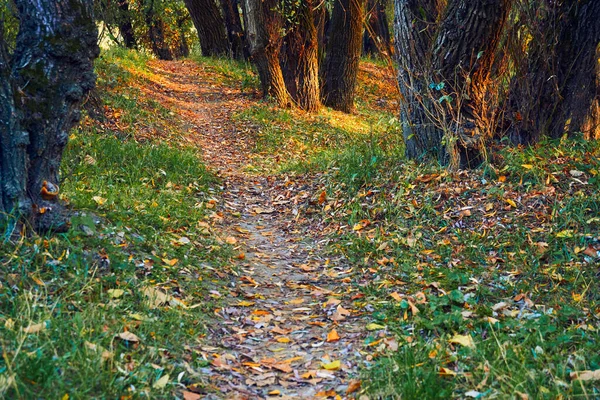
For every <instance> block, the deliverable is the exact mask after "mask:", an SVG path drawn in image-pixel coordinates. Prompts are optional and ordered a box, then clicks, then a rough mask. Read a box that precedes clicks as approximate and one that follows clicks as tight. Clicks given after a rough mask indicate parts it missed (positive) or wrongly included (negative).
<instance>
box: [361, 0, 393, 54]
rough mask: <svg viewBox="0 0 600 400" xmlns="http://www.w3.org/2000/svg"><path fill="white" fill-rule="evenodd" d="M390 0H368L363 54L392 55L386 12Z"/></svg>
mask: <svg viewBox="0 0 600 400" xmlns="http://www.w3.org/2000/svg"><path fill="white" fill-rule="evenodd" d="M387 4H388V0H368V1H367V10H366V15H367V18H366V29H365V33H364V35H363V54H365V55H371V56H377V55H379V54H381V53H385V54H387V55H391V54H392V48H391V43H392V41H391V37H390V28H389V23H388V19H387V15H386V13H385V10H386V8H387Z"/></svg>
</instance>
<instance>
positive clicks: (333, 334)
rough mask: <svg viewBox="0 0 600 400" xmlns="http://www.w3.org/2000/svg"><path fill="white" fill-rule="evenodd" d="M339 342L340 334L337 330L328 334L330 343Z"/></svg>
mask: <svg viewBox="0 0 600 400" xmlns="http://www.w3.org/2000/svg"><path fill="white" fill-rule="evenodd" d="M338 340H340V335H338V333H337V331H336V330H335V329H332V330H331V332H329V333H328V334H327V341H328V342H336V341H338Z"/></svg>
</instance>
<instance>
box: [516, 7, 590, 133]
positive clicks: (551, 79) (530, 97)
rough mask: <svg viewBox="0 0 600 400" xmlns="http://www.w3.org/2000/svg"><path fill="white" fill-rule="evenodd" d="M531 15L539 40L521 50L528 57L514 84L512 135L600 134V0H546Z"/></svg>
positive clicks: (521, 57) (534, 37)
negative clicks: (571, 0)
mask: <svg viewBox="0 0 600 400" xmlns="http://www.w3.org/2000/svg"><path fill="white" fill-rule="evenodd" d="M530 18H531V19H533V18H535V23H536V24H535V25H532V24H531V21H526V22H529V23H528V24H527V25H528V26H527V27H526V28H529V29H531V35H532V37H533V40H532V41H531V43H530V45H529V47H528V48H527V49H526V50H525V51H524V52H523V53H522V54H518V57H520V59H522V60H525V61H524V62H522V63H521V64H519V67H520V68H519V69H518V70H517V73H516V75H515V78H514V79H513V81H512V83H511V89H510V97H509V105H508V108H509V110H510V112H509V113H508V119H509V120H510V121H509V124H510V127H509V130H508V135H509V137H510V139H511V141H512V142H513V143H515V144H531V143H535V142H536V141H537V140H538V139H539V138H540V137H542V136H548V137H552V138H558V137H561V136H562V135H563V134H564V133H565V132H578V131H582V132H584V133H585V134H586V135H587V136H588V137H595V136H597V135H598V133H599V132H600V129H599V127H598V122H599V121H598V117H597V115H598V114H597V110H598V105H599V101H600V88H599V86H598V70H597V68H598V59H599V58H598V57H599V54H598V45H599V44H600V2H598V1H593V0H587V1H579V2H570V1H550V0H542V1H541V2H540V5H539V7H538V8H537V9H536V10H535V14H532V15H530ZM536 28H537V29H536Z"/></svg>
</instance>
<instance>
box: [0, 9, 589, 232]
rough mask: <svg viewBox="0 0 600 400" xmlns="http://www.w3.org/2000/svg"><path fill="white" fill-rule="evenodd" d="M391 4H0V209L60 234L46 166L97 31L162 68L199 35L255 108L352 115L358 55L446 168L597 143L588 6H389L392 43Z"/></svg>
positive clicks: (52, 176)
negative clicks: (507, 148)
mask: <svg viewBox="0 0 600 400" xmlns="http://www.w3.org/2000/svg"><path fill="white" fill-rule="evenodd" d="M388 5H389V4H388V0H183V1H181V0H0V212H1V213H3V215H5V216H8V215H10V216H16V217H17V218H8V221H16V220H18V219H19V218H21V219H23V218H25V219H28V220H29V221H31V222H32V225H33V226H35V227H36V228H37V229H42V230H44V229H50V228H52V229H62V227H64V226H66V224H65V222H66V217H64V215H63V212H62V208H61V207H60V205H59V203H58V201H57V195H58V191H59V189H58V182H59V166H60V160H61V155H62V152H63V149H64V146H65V144H66V142H67V138H68V132H69V130H70V129H71V128H72V127H73V126H74V125H75V124H76V123H77V121H78V120H79V118H80V113H79V111H78V110H79V107H80V105H81V102H82V101H83V100H84V98H85V97H86V94H87V93H88V92H89V91H90V90H91V88H92V87H93V85H94V75H93V60H94V58H95V57H97V56H98V53H99V50H98V45H97V28H98V26H101V29H102V30H104V31H106V32H105V33H106V34H107V35H108V36H109V37H110V38H112V39H113V40H115V41H117V42H119V43H121V44H122V45H123V46H126V47H130V48H140V47H143V48H146V49H148V50H150V51H152V52H153V53H154V54H155V55H156V56H157V57H159V58H162V59H173V58H178V57H184V56H187V55H188V54H189V52H190V43H191V42H190V40H191V38H192V35H194V34H197V36H198V39H199V43H200V48H201V51H202V54H203V55H205V56H208V57H231V58H235V59H248V60H250V61H251V62H252V63H253V64H254V66H255V68H256V71H257V73H258V76H259V78H260V81H261V86H262V90H263V94H264V96H265V97H270V98H272V99H273V100H274V101H275V102H276V103H277V104H278V105H280V106H282V107H297V108H301V109H304V110H306V111H315V110H317V109H319V108H320V107H321V106H322V105H326V106H329V107H332V108H334V109H337V110H341V111H344V112H352V110H353V108H354V93H355V86H356V78H357V71H358V64H359V60H360V57H361V54H363V52H367V53H371V54H373V53H376V54H381V55H384V56H390V57H392V58H393V60H394V61H395V64H396V66H397V70H398V88H399V92H398V98H399V120H400V122H401V124H402V132H401V133H400V132H399V134H402V135H403V136H404V142H405V145H406V155H407V157H408V158H411V159H417V160H427V159H429V160H437V161H438V162H440V163H442V164H445V165H448V166H450V167H451V168H459V167H460V168H470V167H475V166H477V165H479V164H480V163H481V162H483V161H484V160H486V158H487V152H488V149H489V148H490V144H492V143H495V142H498V141H501V140H506V141H507V142H508V143H512V144H514V145H529V144H532V143H535V142H537V141H538V140H539V139H540V138H542V137H551V138H558V137H562V136H563V135H565V134H573V133H576V132H583V133H584V134H585V135H586V136H587V137H598V136H599V132H600V128H599V126H600V84H599V59H600V49H599V44H600V1H599V0H577V1H571V0H393V3H392V5H393V15H394V19H393V21H394V22H393V31H394V39H393V40H391V39H390V33H389V25H390V19H389V14H391V12H390V11H391V9H388ZM192 27H194V28H195V29H192ZM2 219H3V218H2V217H0V220H2ZM4 219H6V218H4Z"/></svg>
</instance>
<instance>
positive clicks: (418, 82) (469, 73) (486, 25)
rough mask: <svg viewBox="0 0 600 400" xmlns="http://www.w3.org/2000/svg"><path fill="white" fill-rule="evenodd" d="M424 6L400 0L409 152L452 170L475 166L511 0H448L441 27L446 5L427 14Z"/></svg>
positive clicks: (401, 68) (403, 113)
mask: <svg viewBox="0 0 600 400" xmlns="http://www.w3.org/2000/svg"><path fill="white" fill-rule="evenodd" d="M425 3H426V2H425ZM423 5H424V2H417V1H414V0H396V11H397V20H396V31H397V40H396V42H397V53H398V54H397V56H398V62H399V63H400V66H399V83H400V87H401V92H402V94H403V95H404V99H403V105H402V106H401V119H402V123H403V129H404V137H405V141H406V153H407V156H408V157H410V158H420V157H423V156H425V157H427V156H432V155H433V156H436V157H437V159H438V160H439V161H440V162H442V163H443V164H449V165H450V166H451V167H453V168H457V167H461V168H468V167H474V166H476V165H478V164H479V163H480V162H481V161H482V156H483V150H484V148H483V145H484V143H485V139H486V137H487V135H488V134H489V132H487V129H488V127H489V125H490V121H489V118H490V116H489V115H487V114H486V113H485V111H486V110H485V107H484V104H485V100H486V99H485V96H486V84H487V83H488V79H489V73H490V71H491V68H492V64H493V62H494V56H495V50H496V47H497V45H498V42H499V39H500V33H501V31H502V28H503V26H504V23H505V21H506V18H507V14H508V10H509V8H510V1H509V0H477V1H467V0H450V1H448V3H447V5H446V9H445V11H444V13H443V19H442V22H441V23H439V24H437V25H432V24H433V23H434V22H435V21H436V20H437V19H438V18H439V15H440V14H439V10H440V5H441V2H440V3H437V2H436V1H430V2H429V3H428V4H426V6H427V9H426V11H425V12H423ZM422 15H425V16H426V17H425V18H423V17H422ZM415 25H422V26H421V27H419V26H415ZM434 26H435V27H436V29H434V30H432V29H431V28H432V27H434ZM421 28H422V29H421ZM432 34H433V35H432Z"/></svg>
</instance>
